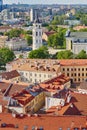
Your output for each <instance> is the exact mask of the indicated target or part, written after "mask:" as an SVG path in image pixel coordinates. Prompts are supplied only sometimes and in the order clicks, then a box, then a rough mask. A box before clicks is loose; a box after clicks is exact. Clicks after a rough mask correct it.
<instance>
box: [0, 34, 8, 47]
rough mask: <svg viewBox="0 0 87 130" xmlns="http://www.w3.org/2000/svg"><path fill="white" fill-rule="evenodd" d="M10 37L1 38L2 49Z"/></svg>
mask: <svg viewBox="0 0 87 130" xmlns="http://www.w3.org/2000/svg"><path fill="white" fill-rule="evenodd" d="M7 39H8V36H0V48H1V47H4V46H5V43H6V40H7Z"/></svg>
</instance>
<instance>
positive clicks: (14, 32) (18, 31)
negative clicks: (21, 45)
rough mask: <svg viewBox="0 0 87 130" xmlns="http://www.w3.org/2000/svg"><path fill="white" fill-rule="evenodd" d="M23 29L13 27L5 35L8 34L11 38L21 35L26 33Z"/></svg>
mask: <svg viewBox="0 0 87 130" xmlns="http://www.w3.org/2000/svg"><path fill="white" fill-rule="evenodd" d="M24 33H25V32H24V30H23V29H12V30H10V31H9V32H6V33H5V35H7V36H8V37H9V38H13V37H20V35H21V34H24Z"/></svg>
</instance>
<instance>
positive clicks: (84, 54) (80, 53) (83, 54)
mask: <svg viewBox="0 0 87 130" xmlns="http://www.w3.org/2000/svg"><path fill="white" fill-rule="evenodd" d="M76 59H87V54H86V51H84V50H82V51H80V52H79V54H78V55H77V56H76Z"/></svg>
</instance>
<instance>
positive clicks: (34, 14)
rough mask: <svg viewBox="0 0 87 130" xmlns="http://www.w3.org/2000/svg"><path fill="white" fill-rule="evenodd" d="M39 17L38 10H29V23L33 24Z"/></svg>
mask: <svg viewBox="0 0 87 130" xmlns="http://www.w3.org/2000/svg"><path fill="white" fill-rule="evenodd" d="M38 16H39V10H38V9H31V10H30V21H31V22H34V20H37V19H38Z"/></svg>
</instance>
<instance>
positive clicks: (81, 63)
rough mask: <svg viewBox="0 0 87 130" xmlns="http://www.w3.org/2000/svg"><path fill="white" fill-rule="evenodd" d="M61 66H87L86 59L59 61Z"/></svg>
mask: <svg viewBox="0 0 87 130" xmlns="http://www.w3.org/2000/svg"><path fill="white" fill-rule="evenodd" d="M59 62H60V65H62V66H85V65H86V66H87V60H86V59H66V60H59Z"/></svg>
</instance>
